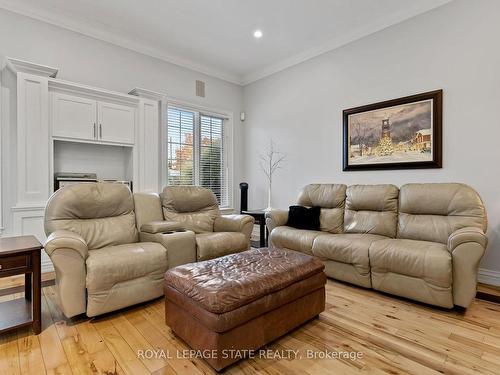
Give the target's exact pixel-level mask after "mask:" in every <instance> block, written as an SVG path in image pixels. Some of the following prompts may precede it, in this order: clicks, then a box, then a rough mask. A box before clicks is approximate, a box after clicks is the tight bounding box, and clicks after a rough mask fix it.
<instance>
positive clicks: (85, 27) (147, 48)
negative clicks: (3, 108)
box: [0, 0, 241, 85]
mask: <svg viewBox="0 0 500 375" xmlns="http://www.w3.org/2000/svg"><path fill="white" fill-rule="evenodd" d="M0 8H3V9H6V10H8V11H10V12H13V13H17V14H21V15H23V16H26V17H29V18H33V19H35V20H38V21H42V22H45V23H48V24H51V25H54V26H57V27H61V28H63V29H66V30H71V31H74V32H76V33H79V34H82V35H86V36H89V37H91V38H94V39H97V40H101V41H104V42H107V43H111V44H114V45H116V46H120V47H123V48H126V49H129V50H131V51H135V52H138V53H141V54H143V55H146V56H151V57H154V58H157V59H159V60H163V61H166V62H168V63H171V64H174V65H177V66H180V67H183V68H186V69H190V70H194V71H196V72H199V73H202V74H205V75H207V76H211V77H215V78H219V79H222V80H224V81H227V82H231V83H234V84H237V85H241V77H240V76H239V75H238V74H233V73H231V72H228V71H225V70H222V69H218V68H216V67H213V66H208V65H204V64H200V63H199V62H196V61H193V60H190V59H185V58H182V57H180V56H174V55H173V54H171V53H167V52H166V51H165V50H163V49H162V48H158V47H155V46H152V45H147V44H145V43H144V41H141V40H138V39H135V40H134V39H131V38H128V37H126V36H124V35H120V34H118V33H113V32H110V31H108V30H105V29H103V28H99V27H96V25H93V24H91V23H89V22H85V21H81V20H75V19H70V17H68V15H67V14H65V13H63V12H60V11H58V10H56V9H55V10H54V11H47V10H45V9H42V8H41V7H33V5H30V4H27V3H26V4H24V3H23V2H21V1H17V0H14V1H12V0H0Z"/></svg>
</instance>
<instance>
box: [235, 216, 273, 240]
mask: <svg viewBox="0 0 500 375" xmlns="http://www.w3.org/2000/svg"><path fill="white" fill-rule="evenodd" d="M241 213H242V214H244V215H250V216H252V217H253V218H254V219H255V224H258V225H259V229H260V238H259V247H266V246H267V238H268V236H269V232H268V231H267V228H266V211H264V210H260V209H259V210H243V211H241Z"/></svg>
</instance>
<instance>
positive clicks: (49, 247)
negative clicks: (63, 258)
mask: <svg viewBox="0 0 500 375" xmlns="http://www.w3.org/2000/svg"><path fill="white" fill-rule="evenodd" d="M44 247H45V252H46V253H47V255H48V256H49V257H50V256H51V255H52V254H53V253H54V252H55V251H56V250H61V249H66V250H73V251H76V252H77V253H78V254H80V256H81V257H82V259H83V260H85V259H87V257H88V254H89V250H88V248H87V243H86V242H85V240H84V239H83V238H82V237H81V236H80V235H79V234H77V233H75V232H71V231H69V230H63V229H60V230H56V231H54V232H52V233H51V234H50V235H49V237H48V238H47V240H46V241H45V245H44Z"/></svg>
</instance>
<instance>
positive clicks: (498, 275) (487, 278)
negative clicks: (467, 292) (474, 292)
mask: <svg viewBox="0 0 500 375" xmlns="http://www.w3.org/2000/svg"><path fill="white" fill-rule="evenodd" d="M478 280H479V282H480V283H483V284H488V285H496V286H500V271H495V270H488V269H485V268H480V269H479V273H478Z"/></svg>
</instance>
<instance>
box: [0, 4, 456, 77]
mask: <svg viewBox="0 0 500 375" xmlns="http://www.w3.org/2000/svg"><path fill="white" fill-rule="evenodd" d="M449 1H450V0H100V1H99V0H70V1H68V0H0V7H1V8H5V9H8V10H11V11H14V12H17V13H21V14H24V15H27V16H30V17H33V18H36V19H40V20H43V21H46V22H49V23H52V24H55V25H58V26H61V27H64V28H67V29H70V30H73V31H77V32H80V33H82V34H85V35H89V36H92V37H94V38H97V39H101V40H105V41H107V42H110V43H114V44H117V45H120V46H123V47H126V48H129V49H132V50H135V51H137V52H141V53H144V54H147V55H151V56H154V57H157V58H160V59H163V60H166V61H169V62H172V63H175V64H178V65H182V66H185V67H188V68H191V69H194V70H196V71H199V72H202V73H206V74H209V75H212V76H216V77H219V78H222V79H225V80H227V81H230V82H234V83H238V84H247V83H249V82H252V81H255V80H257V79H260V78H262V77H265V76H267V75H270V74H272V73H275V72H277V71H279V70H282V69H284V68H287V67H289V66H292V65H294V64H297V63H299V62H302V61H305V60H307V59H309V58H311V57H314V56H317V55H319V54H321V53H324V52H326V51H329V50H331V49H334V48H336V47H339V46H341V45H344V44H346V43H349V42H351V41H353V40H356V39H359V38H361V37H363V36H365V35H368V34H371V33H374V32H376V31H378V30H381V29H383V28H385V27H388V26H390V25H393V24H395V23H398V22H401V21H403V20H405V19H407V18H410V17H413V16H415V15H418V14H420V13H423V12H426V11H428V10H430V9H433V8H436V7H438V6H441V5H443V4H445V3H447V2H449ZM256 29H261V30H262V32H263V33H264V36H263V37H262V38H261V39H255V38H254V37H253V35H252V34H253V31H254V30H256Z"/></svg>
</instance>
